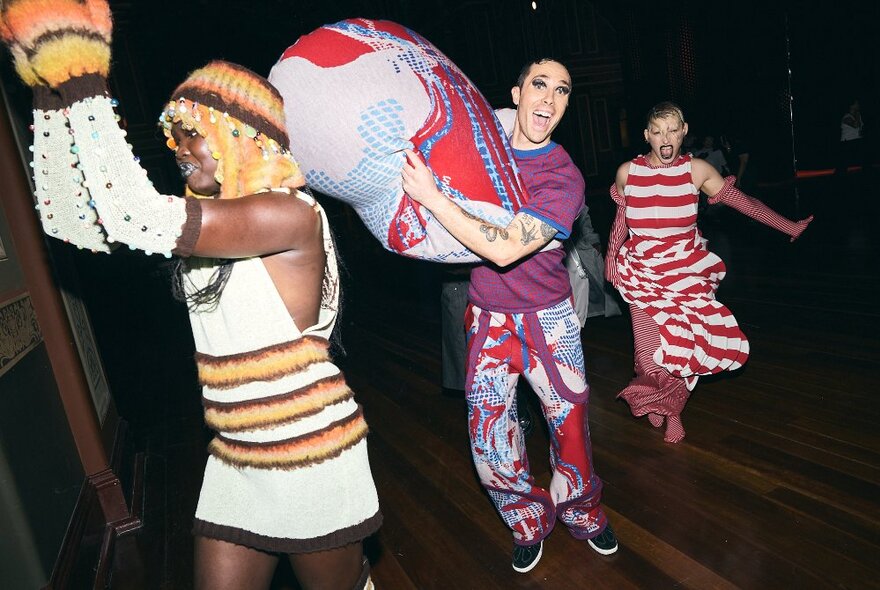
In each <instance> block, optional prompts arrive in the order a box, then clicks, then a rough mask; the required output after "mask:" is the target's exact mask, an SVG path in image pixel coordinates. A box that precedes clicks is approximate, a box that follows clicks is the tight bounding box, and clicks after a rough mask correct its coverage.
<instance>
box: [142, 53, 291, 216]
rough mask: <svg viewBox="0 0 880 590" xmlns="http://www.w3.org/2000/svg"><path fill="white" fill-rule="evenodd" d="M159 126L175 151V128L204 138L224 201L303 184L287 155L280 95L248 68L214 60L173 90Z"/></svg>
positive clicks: (287, 140)
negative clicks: (178, 127)
mask: <svg viewBox="0 0 880 590" xmlns="http://www.w3.org/2000/svg"><path fill="white" fill-rule="evenodd" d="M159 123H160V125H161V126H162V128H163V131H164V133H165V136H166V137H168V147H170V148H171V149H176V147H177V146H176V145H175V143H174V139H173V138H172V136H171V128H172V127H173V126H174V124H175V123H180V124H181V125H182V126H183V128H184V129H185V130H195V131H196V132H197V133H198V134H199V135H201V136H202V137H204V138H205V140H206V141H207V143H208V147H209V148H210V149H211V152H212V155H213V156H214V158H215V159H216V160H218V165H217V173H216V175H215V178H216V180H217V182H218V183H220V195H219V196H220V198H227V199H228V198H235V197H242V196H245V195H250V194H254V193H256V192H259V191H261V190H267V189H273V188H281V187H289V188H297V187H300V186H302V185H303V184H305V179H304V178H303V175H302V173H301V172H300V170H299V166H298V165H297V163H296V161H295V160H294V159H293V157H292V156H291V154H290V152H289V151H288V145H289V143H290V141H289V139H288V136H287V132H286V131H285V122H284V104H283V101H282V99H281V95H280V94H279V93H278V91H277V90H275V88H274V87H273V86H272V85H271V84H269V82H268V81H267V80H266V79H265V78H263V77H262V76H260V75H258V74H255V73H254V72H252V71H250V70H249V69H247V68H245V67H242V66H239V65H235V64H231V63H228V62H224V61H212V62H210V63H209V64H208V65H206V66H205V67H203V68H200V69H198V70H196V71H194V72H193V73H191V74H190V75H189V77H187V79H186V80H184V82H183V83H182V84H180V86H178V87H177V88H176V89H175V90H174V93H173V94H172V97H171V100H170V101H169V102H168V105H167V106H166V108H165V110H164V111H163V112H162V114H161V115H160V117H159ZM187 190H188V191H189V189H187ZM195 196H199V195H195Z"/></svg>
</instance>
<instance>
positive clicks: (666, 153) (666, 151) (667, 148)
mask: <svg viewBox="0 0 880 590" xmlns="http://www.w3.org/2000/svg"><path fill="white" fill-rule="evenodd" d="M672 153H673V147H672V146H671V145H661V146H660V158H661V159H663V160H671V159H672Z"/></svg>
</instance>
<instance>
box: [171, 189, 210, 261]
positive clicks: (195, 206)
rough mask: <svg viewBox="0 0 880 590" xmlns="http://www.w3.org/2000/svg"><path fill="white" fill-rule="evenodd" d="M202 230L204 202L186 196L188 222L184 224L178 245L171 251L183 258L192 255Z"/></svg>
mask: <svg viewBox="0 0 880 590" xmlns="http://www.w3.org/2000/svg"><path fill="white" fill-rule="evenodd" d="M201 232H202V202H201V201H200V200H198V199H197V198H195V197H186V222H185V223H184V224H183V230H182V231H181V234H180V239H179V240H177V247H176V248H174V250H172V251H171V253H172V254H174V255H175V256H180V257H181V258H188V257H189V256H192V252H193V249H195V247H196V242H198V241H199V234H200V233H201Z"/></svg>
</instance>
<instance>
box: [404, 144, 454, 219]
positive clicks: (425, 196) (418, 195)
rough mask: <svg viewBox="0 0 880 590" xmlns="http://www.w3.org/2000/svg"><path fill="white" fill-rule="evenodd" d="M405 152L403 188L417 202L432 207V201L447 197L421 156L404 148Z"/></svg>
mask: <svg viewBox="0 0 880 590" xmlns="http://www.w3.org/2000/svg"><path fill="white" fill-rule="evenodd" d="M403 152H404V154H406V161H405V162H404V163H403V169H402V171H401V175H400V176H401V180H402V181H403V190H404V191H405V192H406V194H408V195H409V196H410V198H411V199H413V200H414V201H415V202H417V203H419V204H421V205H424V206H425V207H427V208H428V209H430V208H431V203H434V202H436V201H437V199H445V198H446V197H445V196H444V195H443V193H441V192H440V190H439V189H438V188H437V183H436V181H435V180H434V174H433V173H432V172H431V169H430V168H428V167H427V166H426V165H425V163H424V162H423V161H422V158H421V156H419V155H418V154H416V153H415V152H414V151H412V150H404V151H403Z"/></svg>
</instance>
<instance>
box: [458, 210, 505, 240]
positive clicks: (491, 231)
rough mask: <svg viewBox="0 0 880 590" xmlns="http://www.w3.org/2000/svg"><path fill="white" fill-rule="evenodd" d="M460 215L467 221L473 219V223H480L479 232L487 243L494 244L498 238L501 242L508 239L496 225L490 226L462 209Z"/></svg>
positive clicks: (503, 231) (503, 230)
mask: <svg viewBox="0 0 880 590" xmlns="http://www.w3.org/2000/svg"><path fill="white" fill-rule="evenodd" d="M461 212H462V214H463V215H464V216H465V217H467V218H468V219H473V220H475V221H479V222H480V231H481V232H483V234H485V236H486V241H487V242H494V241H495V240H496V239H498V237H499V236H500V237H501V239H502V240H506V239H507V238H509V237H510V234H509V233H508V231H507V230H506V229H504V228H503V227H498V226H497V225H492V224H491V223H489V222H488V221H486V220H485V219H480V218H479V217H477V216H476V215H471V214H470V213H468V212H467V211H465V210H464V209H462V210H461Z"/></svg>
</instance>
